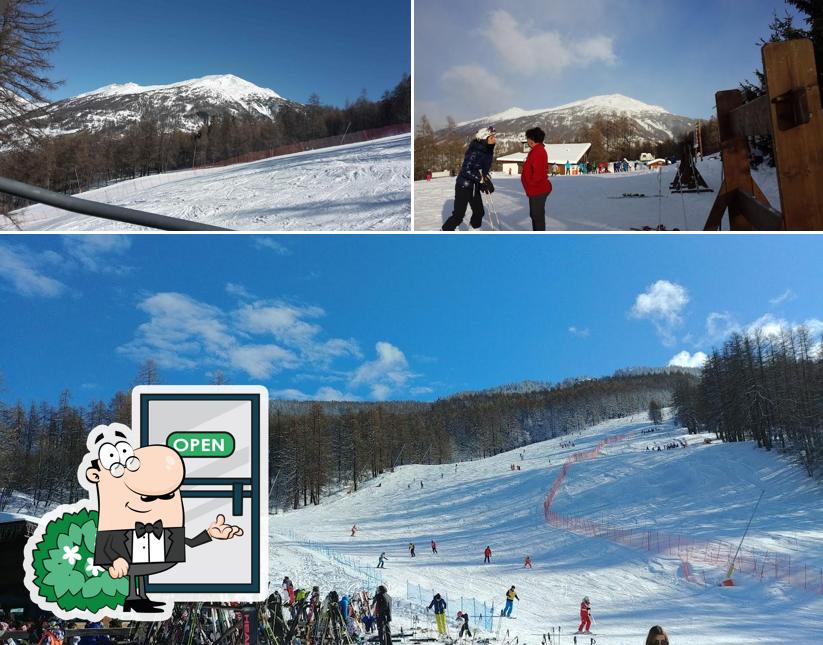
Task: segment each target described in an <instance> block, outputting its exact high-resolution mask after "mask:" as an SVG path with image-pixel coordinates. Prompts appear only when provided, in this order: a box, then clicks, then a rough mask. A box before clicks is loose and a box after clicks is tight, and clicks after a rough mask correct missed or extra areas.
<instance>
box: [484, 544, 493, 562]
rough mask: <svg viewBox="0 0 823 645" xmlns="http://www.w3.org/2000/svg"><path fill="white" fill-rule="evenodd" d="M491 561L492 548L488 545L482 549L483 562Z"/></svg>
mask: <svg viewBox="0 0 823 645" xmlns="http://www.w3.org/2000/svg"><path fill="white" fill-rule="evenodd" d="M491 561H492V548H491V547H490V546H487V547H486V550H485V551H483V564H489V563H491Z"/></svg>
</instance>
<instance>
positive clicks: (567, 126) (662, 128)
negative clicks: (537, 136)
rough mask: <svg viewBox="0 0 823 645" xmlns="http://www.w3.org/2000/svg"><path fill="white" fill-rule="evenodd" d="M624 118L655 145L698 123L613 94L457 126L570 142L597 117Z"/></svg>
mask: <svg viewBox="0 0 823 645" xmlns="http://www.w3.org/2000/svg"><path fill="white" fill-rule="evenodd" d="M624 116H625V117H628V118H629V119H630V120H631V122H632V125H633V126H634V130H635V136H637V137H638V138H641V139H645V140H648V141H655V142H659V141H665V140H667V139H669V138H670V137H674V138H677V137H679V136H681V135H683V134H685V133H686V132H689V131H690V130H691V129H692V128H693V127H694V124H695V119H691V118H689V117H685V116H677V115H675V114H672V113H671V112H668V111H667V110H665V109H664V108H662V107H659V106H657V105H648V104H647V103H643V102H641V101H637V100H635V99H632V98H629V97H627V96H623V95H622V94H611V95H607V96H593V97H592V98H589V99H585V100H583V101H575V102H574V103H568V104H566V105H561V106H559V107H555V108H545V109H539V110H522V109H520V108H516V107H514V108H510V109H508V110H505V111H504V112H499V113H498V114H492V115H489V116H486V117H482V118H479V119H472V120H471V121H464V122H462V123H458V124H457V133H458V134H459V135H460V136H464V137H467V136H470V135H472V134H473V133H474V132H476V131H477V130H478V129H479V128H481V127H483V126H485V125H494V127H495V128H496V129H497V131H498V133H499V136H498V140H501V141H519V140H520V138H521V137H522V135H523V133H524V132H525V131H526V130H527V129H529V128H533V127H535V126H540V127H541V128H543V129H544V130H545V131H546V134H547V139H549V140H558V141H560V140H562V141H571V140H573V139H574V138H575V136H574V135H575V133H576V132H577V131H578V130H579V129H580V128H582V127H584V126H588V125H591V124H592V123H593V122H594V120H595V119H596V118H598V117H602V118H605V119H610V118H611V119H614V118H616V117H624ZM439 134H440V135H445V134H446V131H445V130H441V131H440V132H439Z"/></svg>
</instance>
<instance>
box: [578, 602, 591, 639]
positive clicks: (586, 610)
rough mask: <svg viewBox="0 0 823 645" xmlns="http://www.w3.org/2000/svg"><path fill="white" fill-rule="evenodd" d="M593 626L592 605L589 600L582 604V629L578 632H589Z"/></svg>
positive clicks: (579, 628)
mask: <svg viewBox="0 0 823 645" xmlns="http://www.w3.org/2000/svg"><path fill="white" fill-rule="evenodd" d="M591 626H592V605H591V603H590V602H589V601H588V600H584V601H583V602H581V603H580V627H578V628H577V631H578V632H582V631H589V629H591Z"/></svg>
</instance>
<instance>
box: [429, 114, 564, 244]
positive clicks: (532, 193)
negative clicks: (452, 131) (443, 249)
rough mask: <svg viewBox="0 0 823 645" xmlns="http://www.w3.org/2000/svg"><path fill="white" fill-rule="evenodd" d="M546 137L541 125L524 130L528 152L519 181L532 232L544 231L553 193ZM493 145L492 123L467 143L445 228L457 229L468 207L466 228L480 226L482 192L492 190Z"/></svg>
mask: <svg viewBox="0 0 823 645" xmlns="http://www.w3.org/2000/svg"><path fill="white" fill-rule="evenodd" d="M545 140H546V133H545V132H544V131H543V130H542V129H541V128H532V129H530V130H528V131H527V132H526V143H527V144H528V146H529V149H530V151H529V154H528V156H527V157H526V163H525V164H524V166H523V173H522V174H521V175H520V182H521V183H522V184H523V190H524V191H525V193H526V197H527V198H528V200H529V217H530V218H531V221H532V230H534V231H545V230H546V200H547V199H548V198H549V195H550V194H551V192H552V183H551V181H549V173H548V166H549V155H548V153H547V152H546V146H545V145H544V142H545ZM496 144H497V133H496V131H495V129H494V127H491V126H490V127H486V128H481V129H480V130H478V131H477V134H476V135H475V137H474V140H473V141H472V142H471V143H470V144H469V147H468V149H467V150H466V155H465V157H464V158H463V165H462V166H461V167H460V173H459V174H458V175H457V183H456V185H455V189H454V210H453V211H452V214H451V217H449V218H448V219H447V220H446V221H445V223H444V224H443V230H444V231H456V230H457V227H458V226H460V225H461V224H462V223H463V220H464V219H465V217H466V209H467V208H468V207H469V206H471V210H472V216H471V220H470V221H469V223H470V227H469V230H471V231H479V230H480V229H481V227H482V226H483V216H484V215H485V214H486V211H485V207H484V206H483V195H484V194H486V195H491V194H492V193H494V190H495V189H494V184H493V183H492V180H491V176H490V175H489V173H490V172H491V168H492V163H494V147H495V145H496Z"/></svg>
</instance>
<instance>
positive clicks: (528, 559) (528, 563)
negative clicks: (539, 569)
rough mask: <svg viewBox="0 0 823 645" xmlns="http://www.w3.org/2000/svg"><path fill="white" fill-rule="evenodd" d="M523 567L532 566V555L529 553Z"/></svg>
mask: <svg viewBox="0 0 823 645" xmlns="http://www.w3.org/2000/svg"><path fill="white" fill-rule="evenodd" d="M523 568H524V569H531V568H532V557H531V556H530V555H527V556H526V559H525V560H524V561H523Z"/></svg>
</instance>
